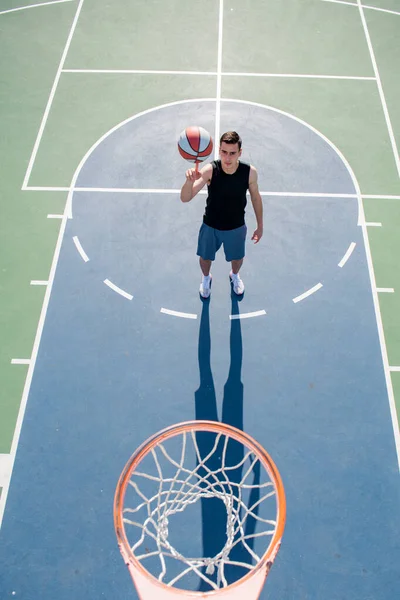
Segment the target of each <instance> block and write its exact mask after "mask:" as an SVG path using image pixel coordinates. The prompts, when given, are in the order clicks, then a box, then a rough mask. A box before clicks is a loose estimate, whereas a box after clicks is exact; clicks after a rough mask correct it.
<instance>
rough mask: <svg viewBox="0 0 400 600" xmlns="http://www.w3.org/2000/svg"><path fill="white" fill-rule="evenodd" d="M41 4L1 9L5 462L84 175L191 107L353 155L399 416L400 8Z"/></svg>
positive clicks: (1, 439) (8, 0)
mask: <svg viewBox="0 0 400 600" xmlns="http://www.w3.org/2000/svg"><path fill="white" fill-rule="evenodd" d="M30 4H32V5H33V4H34V3H33V2H32V3H28V2H26V1H24V0H3V2H2V3H1V6H0V111H1V112H0V121H1V132H2V133H1V136H0V154H1V156H2V161H1V164H0V173H1V176H0V196H1V203H0V211H1V215H0V262H1V265H0V267H1V268H0V309H1V312H0V338H1V345H0V380H1V382H2V385H1V387H0V455H2V456H3V457H4V462H7V460H8V457H9V456H11V457H13V456H14V455H15V451H16V442H17V439H18V438H17V437H16V436H15V431H16V429H15V427H16V424H17V422H19V423H20V422H21V421H22V419H23V410H24V409H23V408H22V409H21V410H20V407H21V398H22V396H23V390H24V385H25V383H26V376H27V372H28V365H26V364H12V362H11V361H12V360H13V359H26V360H29V359H30V357H31V354H32V349H33V347H34V341H35V336H36V332H37V328H38V323H39V319H40V315H41V311H42V306H43V301H44V297H45V291H46V286H45V285H39V286H35V285H31V284H30V282H31V281H32V280H39V281H44V282H46V281H47V280H48V278H49V274H50V270H51V265H52V261H53V255H54V251H55V247H56V243H57V237H58V233H59V229H60V224H61V215H62V214H63V213H64V209H65V205H66V200H67V193H68V187H69V185H70V183H71V179H72V177H73V175H74V172H75V170H76V169H77V167H78V165H79V163H80V161H81V160H82V158H83V156H84V155H85V153H86V152H87V151H88V150H89V149H90V148H91V147H92V145H93V144H94V143H95V142H96V141H97V140H98V139H99V138H100V137H101V136H102V135H104V134H105V133H106V132H107V131H109V130H110V129H111V128H112V127H114V126H116V125H117V124H118V123H120V122H122V121H123V120H125V119H128V118H129V117H131V116H133V115H135V114H137V113H139V112H142V111H146V110H148V109H151V108H155V107H157V106H160V105H163V104H167V103H172V102H177V101H180V100H186V99H195V98H216V97H220V98H222V99H223V98H226V99H239V100H246V101H251V102H255V103H259V104H262V105H266V106H271V107H274V108H276V109H279V110H282V111H285V112H287V113H290V114H291V115H294V116H295V117H297V118H299V119H302V120H304V121H305V122H306V123H308V124H309V125H310V126H312V127H313V128H315V129H316V130H318V131H319V132H320V133H322V134H323V135H324V136H326V137H327V138H328V139H329V140H330V141H331V142H332V143H333V144H334V145H335V146H336V147H337V148H338V150H339V151H340V152H341V153H342V154H343V155H344V157H345V159H346V160H347V162H348V163H349V164H350V166H351V168H352V170H353V171H354V174H355V177H356V179H357V181H358V184H359V186H360V191H361V195H362V202H363V206H364V211H365V220H366V222H367V224H368V223H369V224H370V225H369V226H368V238H369V244H370V248H371V253H372V261H373V267H374V274H375V280H376V287H377V288H378V298H379V308H380V315H378V322H379V319H380V317H381V318H382V323H383V331H384V341H385V346H386V351H387V357H388V367H387V368H389V369H390V372H389V378H388V382H389V383H388V385H389V389H388V396H389V397H391V396H392V394H393V393H394V399H395V403H396V406H397V411H398V413H399V412H400V372H397V371H400V310H399V306H400V304H399V294H400V266H399V256H400V235H399V228H400V160H399V148H400V103H399V95H400V70H399V64H400V2H399V1H398V0H370V2H368V3H367V4H368V6H369V8H362V6H361V4H357V2H355V1H353V2H350V3H349V4H345V3H340V2H327V1H324V0H288V1H285V2H283V1H278V0H225V1H224V2H219V1H217V0H204V1H203V2H201V3H193V2H187V1H185V0H168V1H167V0H165V1H162V0H135V2H131V1H128V0H115V1H114V2H107V1H106V0H84V1H83V2H82V1H65V2H57V3H54V2H47V4H48V6H37V7H33V6H32V7H30ZM22 7H26V8H25V9H23V10H14V9H18V8H22ZM221 7H222V8H223V12H222V19H221V18H220V8H221ZM371 7H374V8H376V9H382V10H374V9H373V8H371ZM390 11H393V12H390ZM219 26H221V28H219ZM221 33H222V36H221ZM368 42H370V43H368ZM232 128H234V123H233V124H232ZM244 142H245V140H244ZM156 143H157V141H156V140H154V144H156ZM171 143H175V140H171ZM35 147H36V149H35ZM36 150H37V152H36ZM137 152H138V153H140V147H138V148H137ZM182 175H183V173H182ZM24 183H25V185H24ZM23 188H24V189H23ZM264 191H265V192H268V190H264ZM315 191H316V192H317V191H318V190H315ZM48 215H52V216H51V217H48ZM265 218H266V219H268V215H266V216H265ZM381 289H382V290H386V291H379V290H381ZM387 290H394V291H387ZM38 341H39V339H37V342H38ZM390 382H391V383H390ZM28 387H29V386H28ZM27 391H29V390H28V388H26V392H27ZM397 426H398V425H397V423H394V427H395V428H396V427H397ZM13 439H14V444H13ZM0 477H1V479H0V487H1V486H8V482H9V473H8V472H3V474H1V472H0Z"/></svg>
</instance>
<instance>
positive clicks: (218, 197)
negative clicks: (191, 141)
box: [203, 160, 250, 231]
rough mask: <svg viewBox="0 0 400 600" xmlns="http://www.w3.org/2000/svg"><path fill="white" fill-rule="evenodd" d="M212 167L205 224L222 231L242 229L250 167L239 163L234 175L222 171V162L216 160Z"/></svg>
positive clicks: (204, 218)
mask: <svg viewBox="0 0 400 600" xmlns="http://www.w3.org/2000/svg"><path fill="white" fill-rule="evenodd" d="M212 167H213V172H212V178H211V183H210V185H209V186H208V197H207V201H206V209H205V213H204V217H203V222H204V223H205V224H206V225H208V226H209V227H214V229H220V230H222V231H227V230H229V229H236V228H237V227H241V226H242V225H244V212H245V207H246V204H247V198H246V192H247V190H248V188H249V174H250V165H248V164H246V163H242V162H239V166H238V168H237V169H236V171H235V172H234V173H233V174H232V175H228V173H225V172H224V171H223V170H222V166H221V161H220V160H214V161H213V162H212Z"/></svg>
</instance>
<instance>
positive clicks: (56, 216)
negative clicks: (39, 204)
mask: <svg viewBox="0 0 400 600" xmlns="http://www.w3.org/2000/svg"><path fill="white" fill-rule="evenodd" d="M47 218H48V219H62V218H63V216H62V215H47Z"/></svg>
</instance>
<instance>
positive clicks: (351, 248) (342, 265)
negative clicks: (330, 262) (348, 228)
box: [338, 242, 356, 268]
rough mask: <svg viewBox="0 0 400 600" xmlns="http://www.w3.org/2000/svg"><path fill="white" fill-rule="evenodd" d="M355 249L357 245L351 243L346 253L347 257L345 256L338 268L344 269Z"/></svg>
mask: <svg viewBox="0 0 400 600" xmlns="http://www.w3.org/2000/svg"><path fill="white" fill-rule="evenodd" d="M355 247H356V243H355V242H351V244H350V246H349V247H348V248H347V250H346V252H345V255H344V256H343V258H342V260H341V261H340V263H339V264H338V267H340V268H342V267H344V265H345V264H346V263H347V261H348V260H349V258H350V256H351V255H352V254H353V250H354V248H355Z"/></svg>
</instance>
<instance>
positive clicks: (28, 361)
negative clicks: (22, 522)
mask: <svg viewBox="0 0 400 600" xmlns="http://www.w3.org/2000/svg"><path fill="white" fill-rule="evenodd" d="M11 364H12V365H30V364H31V359H30V358H12V359H11ZM0 522H1V520H0Z"/></svg>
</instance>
